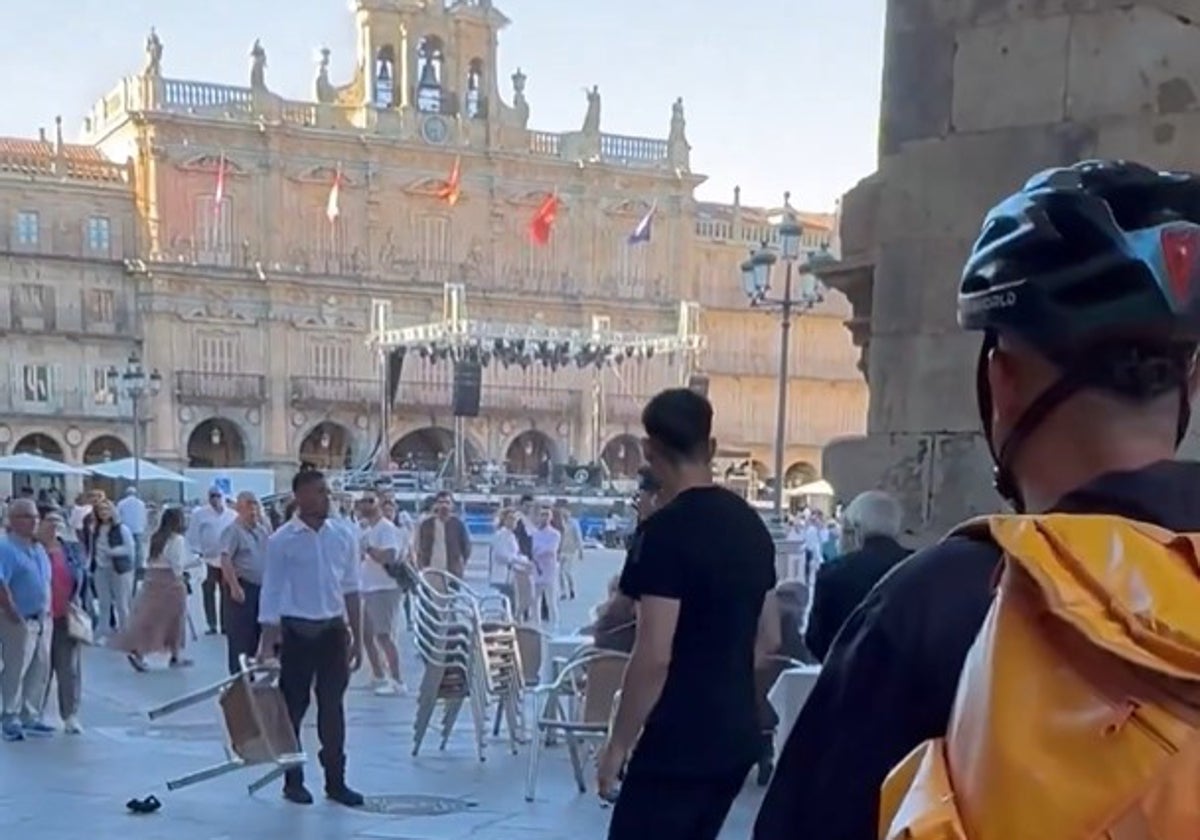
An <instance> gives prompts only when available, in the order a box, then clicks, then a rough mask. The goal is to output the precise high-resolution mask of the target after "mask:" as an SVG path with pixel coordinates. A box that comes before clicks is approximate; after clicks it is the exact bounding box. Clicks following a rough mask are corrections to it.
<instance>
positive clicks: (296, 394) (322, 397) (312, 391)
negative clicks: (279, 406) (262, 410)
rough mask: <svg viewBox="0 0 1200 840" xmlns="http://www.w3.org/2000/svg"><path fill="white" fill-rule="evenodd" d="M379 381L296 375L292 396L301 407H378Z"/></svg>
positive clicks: (292, 385)
mask: <svg viewBox="0 0 1200 840" xmlns="http://www.w3.org/2000/svg"><path fill="white" fill-rule="evenodd" d="M379 387H380V385H379V382H377V381H376V380H374V379H342V378H340V377H331V376H293V377H292V379H291V390H290V392H289V393H290V396H291V401H292V404H293V405H295V406H297V407H298V408H320V407H324V406H335V405H345V406H374V405H376V404H378V403H379Z"/></svg>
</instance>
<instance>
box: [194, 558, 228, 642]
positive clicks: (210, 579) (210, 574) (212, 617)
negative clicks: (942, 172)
mask: <svg viewBox="0 0 1200 840" xmlns="http://www.w3.org/2000/svg"><path fill="white" fill-rule="evenodd" d="M205 568H206V569H207V570H208V571H207V573H206V574H205V575H204V583H202V584H200V595H201V597H202V600H203V601H204V620H205V622H207V624H208V629H209V630H218V629H219V630H220V631H221V632H222V633H224V632H225V628H224V627H223V626H222V625H223V624H224V623H225V621H224V619H225V617H224V615H222V612H223V611H221V610H218V609H217V607H218V603H217V597H218V592H220V599H221V601H225V600H226V598H225V593H224V591H223V590H224V589H225V587H224V586H223V585H222V578H221V570H220V569H218V568H217V567H216V566H206V567H205ZM218 619H220V623H218Z"/></svg>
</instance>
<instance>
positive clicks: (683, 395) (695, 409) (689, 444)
mask: <svg viewBox="0 0 1200 840" xmlns="http://www.w3.org/2000/svg"><path fill="white" fill-rule="evenodd" d="M712 417H713V410H712V404H711V403H710V402H709V401H708V399H707V398H705V397H702V396H701V395H700V394H697V393H696V392H695V391H692V390H691V389H689V388H668V389H667V390H665V391H660V392H659V393H658V394H656V395H655V396H654V397H652V398H651V400H650V402H648V403H646V407H645V408H643V409H642V426H643V427H644V428H645V429H646V437H648V438H650V439H651V440H653V441H654V442H655V443H657V444H658V445H659V446H660V447H662V448H663V449H665V450H666V451H667V452H668V453H669V454H673V455H674V456H675V457H676V458H677V459H679V460H688V461H697V460H704V461H707V460H708V456H709V449H708V447H709V441H711V440H712Z"/></svg>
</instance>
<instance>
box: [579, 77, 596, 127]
mask: <svg viewBox="0 0 1200 840" xmlns="http://www.w3.org/2000/svg"><path fill="white" fill-rule="evenodd" d="M584 92H585V93H586V94H587V102H588V107H587V113H586V114H585V115H584V117H583V129H582V131H583V133H584V134H588V135H599V134H600V86H599V85H592V89H591V90H587V89H586V88H585V89H584Z"/></svg>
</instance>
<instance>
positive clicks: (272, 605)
mask: <svg viewBox="0 0 1200 840" xmlns="http://www.w3.org/2000/svg"><path fill="white" fill-rule="evenodd" d="M358 551H359V547H358V540H357V538H356V537H355V535H354V534H353V532H351V531H349V530H348V529H347V528H346V527H345V526H344V525H340V524H338V523H336V522H334V521H333V520H332V519H326V520H325V521H324V522H323V523H322V524H321V528H320V530H317V531H314V530H313V529H312V528H310V527H309V526H308V525H306V524H305V523H304V522H303V521H302V520H301V519H300V518H299V517H294V518H293V519H291V520H290V521H288V522H286V523H284V524H283V525H281V526H280V528H279V530H278V531H276V532H275V533H274V534H272V535H271V539H270V540H268V541H267V562H266V565H265V567H264V568H263V582H262V594H261V595H260V596H259V601H258V620H259V623H260V624H279V622H280V619H282V618H303V619H307V620H309V621H326V620H328V619H331V618H340V617H341V616H343V615H345V614H346V598H345V596H346V594H348V593H354V592H358V591H359V590H360V589H361V588H362V585H361V579H360V573H359V562H358Z"/></svg>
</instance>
